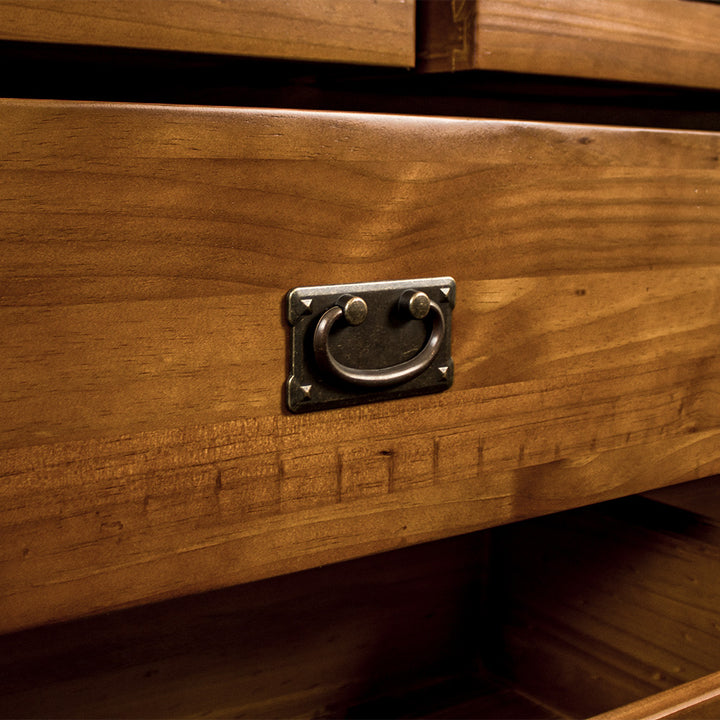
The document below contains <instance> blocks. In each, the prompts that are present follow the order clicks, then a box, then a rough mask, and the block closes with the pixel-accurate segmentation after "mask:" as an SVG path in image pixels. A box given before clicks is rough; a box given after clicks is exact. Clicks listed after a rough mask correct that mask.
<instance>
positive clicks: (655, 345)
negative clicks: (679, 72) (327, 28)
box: [0, 101, 720, 630]
mask: <svg viewBox="0 0 720 720" xmlns="http://www.w3.org/2000/svg"><path fill="white" fill-rule="evenodd" d="M0 137H1V139H2V142H1V143H0V147H2V156H1V161H2V165H1V166H0V182H1V183H2V186H3V192H2V200H1V201H0V328H2V330H0V333H1V335H0V337H1V339H2V352H0V376H1V377H2V378H3V384H2V386H0V407H1V408H2V410H1V411H0V448H2V450H1V454H0V534H2V536H3V543H2V545H0V610H1V612H0V629H2V630H12V629H18V628H21V627H27V626H31V625H34V624H38V623H43V622H48V621H54V620H62V619H67V618H71V617H76V616H78V615H82V614H87V613H94V612H101V611H104V610H107V609H109V608H119V607H124V606H128V605H133V604H137V603H141V602H147V601H151V600H158V599H162V598H169V597H175V596H178V595H182V594H186V593H191V592H200V591H203V590H208V589H212V588H216V587H221V586H227V585H231V584H234V583H239V582H246V581H250V580H256V579H259V578H263V577H268V576H272V575H277V574H282V573H286V572H292V571H294V570H299V569H303V568H307V567H312V566H315V565H319V564H324V563H328V562H334V561H338V560H343V559H347V558H350V557H357V556H359V555H364V554H368V553H373V552H379V551H382V550H387V549H391V548H395V547H400V546H402V545H404V544H407V543H417V542H422V541H425V540H430V539H434V538H438V537H445V536H450V535H453V534H458V533H462V532H467V531H470V530H474V529H478V528H481V527H488V526H491V525H496V524H499V523H504V522H509V521H512V520H516V519H519V518H523V517H529V516H533V515H538V514H543V513H548V512H553V511H556V510H561V509H564V508H568V507H575V506H579V505H583V504H587V503H591V502H597V501H600V500H603V499H609V498H611V497H616V496H619V495H625V494H629V493H635V492H642V491H645V490H649V489H651V488H655V487H658V486H662V485H668V484H672V483H675V482H681V481H684V480H692V479H695V478H698V477H702V476H707V475H710V474H713V473H718V472H720V428H719V424H720V413H719V412H718V406H717V403H716V402H715V397H716V393H717V392H718V388H719V387H720V333H718V324H719V321H718V317H719V316H720V315H719V314H718V309H719V308H720V245H718V243H717V237H716V229H717V226H718V222H720V178H718V172H717V168H718V166H719V165H720V160H718V158H719V157H720V138H719V137H718V136H716V135H714V134H703V133H680V132H661V131H644V130H627V129H613V128H599V127H590V126H562V125H541V124H532V123H511V122H490V121H474V120H456V119H432V118H416V117H395V116H373V115H345V114H333V113H302V112H285V111H260V110H221V109H199V108H179V107H170V106H145V107H143V106H130V105H104V104H85V103H77V104H73V103H61V102H39V101H6V102H4V103H3V105H2V112H1V113H0ZM433 275H452V276H454V277H455V278H456V280H457V283H458V285H457V287H458V303H457V307H456V311H455V317H454V320H453V323H454V328H455V329H454V338H453V354H454V358H455V364H456V379H455V385H454V386H453V388H452V389H451V390H450V391H449V392H447V393H444V394H441V395H435V396H426V397H422V398H410V399H406V400H401V401H394V402H391V403H379V404H375V405H371V406H362V407H356V408H351V409H345V410H335V411H330V412H326V413H320V414H314V415H307V416H301V417H297V416H291V415H290V414H288V413H287V412H286V411H284V409H283V399H282V397H283V383H284V379H285V373H286V362H287V347H286V344H287V331H286V327H285V324H284V320H283V313H282V303H283V298H284V295H285V293H286V292H287V291H288V290H289V289H290V288H292V287H294V286H298V285H312V284H326V283H340V282H365V281H373V280H385V279H400V278H407V277H421V276H433Z"/></svg>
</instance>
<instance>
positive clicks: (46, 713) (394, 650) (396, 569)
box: [0, 536, 517, 718]
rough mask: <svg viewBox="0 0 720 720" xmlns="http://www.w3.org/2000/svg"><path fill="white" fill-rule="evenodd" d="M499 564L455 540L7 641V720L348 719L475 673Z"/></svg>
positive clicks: (2, 662)
mask: <svg viewBox="0 0 720 720" xmlns="http://www.w3.org/2000/svg"><path fill="white" fill-rule="evenodd" d="M485 558H486V542H485V539H484V538H483V537H478V536H470V537H468V538H459V539H451V540H448V541H442V542H439V543H429V544H425V545H421V546H417V547H413V548H405V549H403V550H399V551H397V552H395V553H387V554H383V555H380V556H377V557H373V558H363V559H361V560H357V561H352V562H350V563H341V564H337V565H333V566H330V567H327V568H320V569H316V570H311V571H307V572H304V573H298V574H294V575H289V576H284V577H282V578H274V579H272V580H267V581H263V582H260V583H251V584H248V585H244V586H240V587H236V588H231V589H227V590H223V591H216V592H213V593H206V594H203V595H198V596H193V597H190V598H182V599H180V600H175V601H170V602H166V603H160V604H157V605H153V606H145V607H142V608H134V609H132V610H128V611H123V612H119V613H114V614H109V615H103V616H99V617H96V618H90V619H85V620H81V621H75V622H72V623H67V624H62V625H56V626H51V627H45V628H35V629H33V630H30V631H25V632H21V633H16V634H11V635H4V636H2V637H0V717H3V718H63V717H64V718H182V717H191V718H198V717H219V718H228V717H241V718H242V717H245V718H288V717H295V718H298V717H307V718H320V717H327V718H339V717H348V714H347V713H348V710H349V709H350V708H353V707H355V706H357V705H359V704H360V703H361V702H362V701H367V700H370V699H372V698H373V697H375V696H378V695H384V694H387V693H390V692H393V691H395V690H396V689H397V688H405V687H407V686H410V685H413V684H414V685H423V684H424V685H428V684H429V683H430V682H431V681H435V682H436V683H437V678H445V677H452V676H453V675H455V674H457V675H462V674H464V673H468V672H469V671H470V670H471V669H474V667H473V660H474V650H475V648H474V646H473V644H471V643H468V642H467V632H468V628H469V626H470V624H471V623H472V622H473V619H474V618H475V613H476V611H477V609H478V607H479V606H480V604H481V603H482V593H483V592H484V583H483V578H484V572H485V564H486V559H485ZM409 707H411V705H410V701H409V700H404V701H401V702H398V703H396V709H397V710H398V712H399V713H401V712H402V710H403V708H405V709H408V708H409ZM423 707H424V709H425V710H426V711H428V710H434V709H435V708H436V706H435V705H434V704H433V698H432V697H428V696H427V694H426V697H425V703H424V706H423ZM516 707H517V704H516ZM349 716H350V717H359V715H358V714H357V712H356V713H355V714H354V715H352V714H351V715H349ZM361 717H370V716H369V715H362V716H361Z"/></svg>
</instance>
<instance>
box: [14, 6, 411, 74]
mask: <svg viewBox="0 0 720 720" xmlns="http://www.w3.org/2000/svg"><path fill="white" fill-rule="evenodd" d="M0 38H3V39H5V40H25V41H34V42H38V41H39V42H51V43H73V44H83V45H110V46H113V45H114V46H120V47H136V48H151V49H160V50H184V51H192V52H205V53H226V54H232V55H251V56H255V57H270V58H289V59H294V60H323V61H335V62H348V63H364V64H372V65H397V66H404V67H410V66H412V65H414V60H415V4H414V1H413V0H341V1H340V2H338V0H224V1H223V2H216V0H62V2H57V1H56V0H26V1H25V2H15V1H13V0H0Z"/></svg>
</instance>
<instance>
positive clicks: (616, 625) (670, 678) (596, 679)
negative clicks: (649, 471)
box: [490, 499, 720, 718]
mask: <svg viewBox="0 0 720 720" xmlns="http://www.w3.org/2000/svg"><path fill="white" fill-rule="evenodd" d="M493 549H494V553H495V555H494V563H495V567H496V568H497V570H498V575H496V576H495V578H494V580H493V578H492V577H491V580H490V582H491V588H494V592H495V593H496V597H497V603H496V607H497V610H498V613H499V617H498V618H497V622H498V623H499V624H500V625H503V626H504V630H503V631H502V632H501V633H499V635H500V636H501V638H502V640H501V642H502V646H503V653H504V660H501V661H500V663H501V664H502V665H504V670H505V671H506V672H507V673H508V675H509V677H511V678H512V679H514V680H515V681H516V682H517V683H519V684H520V686H522V687H523V688H525V689H526V691H527V692H530V693H536V694H537V695H538V696H539V697H541V698H543V700H545V701H547V702H549V703H550V704H554V705H556V706H558V707H560V708H561V709H563V710H564V711H565V712H566V713H567V714H568V715H569V716H570V717H588V716H590V715H595V714H596V713H598V712H600V711H608V712H609V713H610V711H612V710H615V709H616V708H620V707H623V706H625V705H627V704H628V703H631V702H636V701H638V700H641V699H644V698H647V700H646V701H645V704H644V705H642V704H641V705H639V706H637V707H635V708H634V709H632V710H631V709H628V710H627V715H625V714H624V712H625V711H624V710H618V711H617V712H618V714H617V717H646V716H645V715H642V714H640V713H638V714H634V713H635V712H637V710H638V707H645V708H646V710H647V712H648V715H647V717H648V718H651V717H656V716H655V715H653V714H652V712H651V710H653V709H655V710H659V709H660V708H663V709H664V710H665V711H666V712H668V713H669V711H670V709H671V707H672V706H673V705H672V703H671V702H670V701H671V700H673V699H674V700H676V701H677V702H676V703H675V708H676V709H678V708H679V703H680V700H683V699H684V700H689V698H695V699H696V700H698V701H699V700H701V699H703V694H704V693H705V691H707V690H708V689H710V688H713V689H714V691H715V698H717V690H718V681H717V676H713V679H711V680H703V681H702V682H700V687H702V688H704V690H703V692H702V693H701V692H699V690H700V687H696V688H694V689H690V688H693V686H692V685H691V686H689V688H682V689H680V688H678V689H677V691H676V693H677V694H675V692H669V693H667V694H664V693H662V691H665V690H670V689H671V688H674V687H675V686H678V685H681V684H682V683H686V682H690V681H694V680H698V679H699V678H703V677H705V676H706V675H708V674H709V673H716V672H717V671H718V668H720V643H719V642H718V640H719V637H720V631H719V628H718V622H717V607H718V601H719V599H720V584H719V583H718V577H720V575H719V574H718V566H719V564H720V531H719V530H718V528H717V527H716V526H715V525H711V524H708V523H707V522H706V521H705V520H704V519H703V518H702V517H700V516H697V515H693V514H691V513H688V512H685V511H681V510H677V509H674V508H668V507H667V506H665V505H663V504H660V503H655V502H652V501H649V500H646V499H632V500H624V501H619V503H614V504H613V503H609V504H607V505H606V506H601V507H598V508H585V509H583V510H581V511H576V512H574V513H563V514H561V515H557V516H553V517H551V518H543V519H541V520H538V521H531V522H529V523H527V524H522V525H520V526H514V527H511V528H507V529H506V528H502V529H501V530H499V531H497V533H496V539H495V543H494V545H493ZM503 618H504V619H503ZM494 662H496V663H497V662H498V660H497V658H495V659H494ZM659 692H660V693H661V694H660V695H658V693H659ZM656 695H657V698H654V697H653V696H656ZM668 716H669V717H673V715H672V713H669V715H668ZM603 717H604V716H603ZM609 717H615V716H614V715H610V714H609ZM657 717H665V715H663V714H658V715H657ZM690 717H694V715H692V714H690ZM698 717H702V715H698Z"/></svg>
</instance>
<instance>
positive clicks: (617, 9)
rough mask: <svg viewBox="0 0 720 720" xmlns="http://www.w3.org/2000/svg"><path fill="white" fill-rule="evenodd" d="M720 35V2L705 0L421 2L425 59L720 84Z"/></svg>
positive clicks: (461, 66) (452, 65) (436, 64)
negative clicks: (714, 2) (719, 37)
mask: <svg viewBox="0 0 720 720" xmlns="http://www.w3.org/2000/svg"><path fill="white" fill-rule="evenodd" d="M719 35H720V5H718V4H713V3H710V2H707V1H701V0H603V2H578V0H467V2H462V3H455V2H452V3H451V2H436V1H435V0H424V1H423V0H421V3H420V4H419V20H418V36H419V38H418V47H419V48H420V54H419V58H418V61H419V64H420V65H421V67H423V68H424V69H426V70H433V71H434V70H450V69H452V70H466V69H470V68H478V69H484V70H508V71H513V72H523V73H542V74H548V75H570V76H574V77H585V78H599V79H608V80H628V81H633V82H645V83H665V84H673V85H686V86H691V87H707V88H718V87H720V43H718V36H719Z"/></svg>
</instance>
